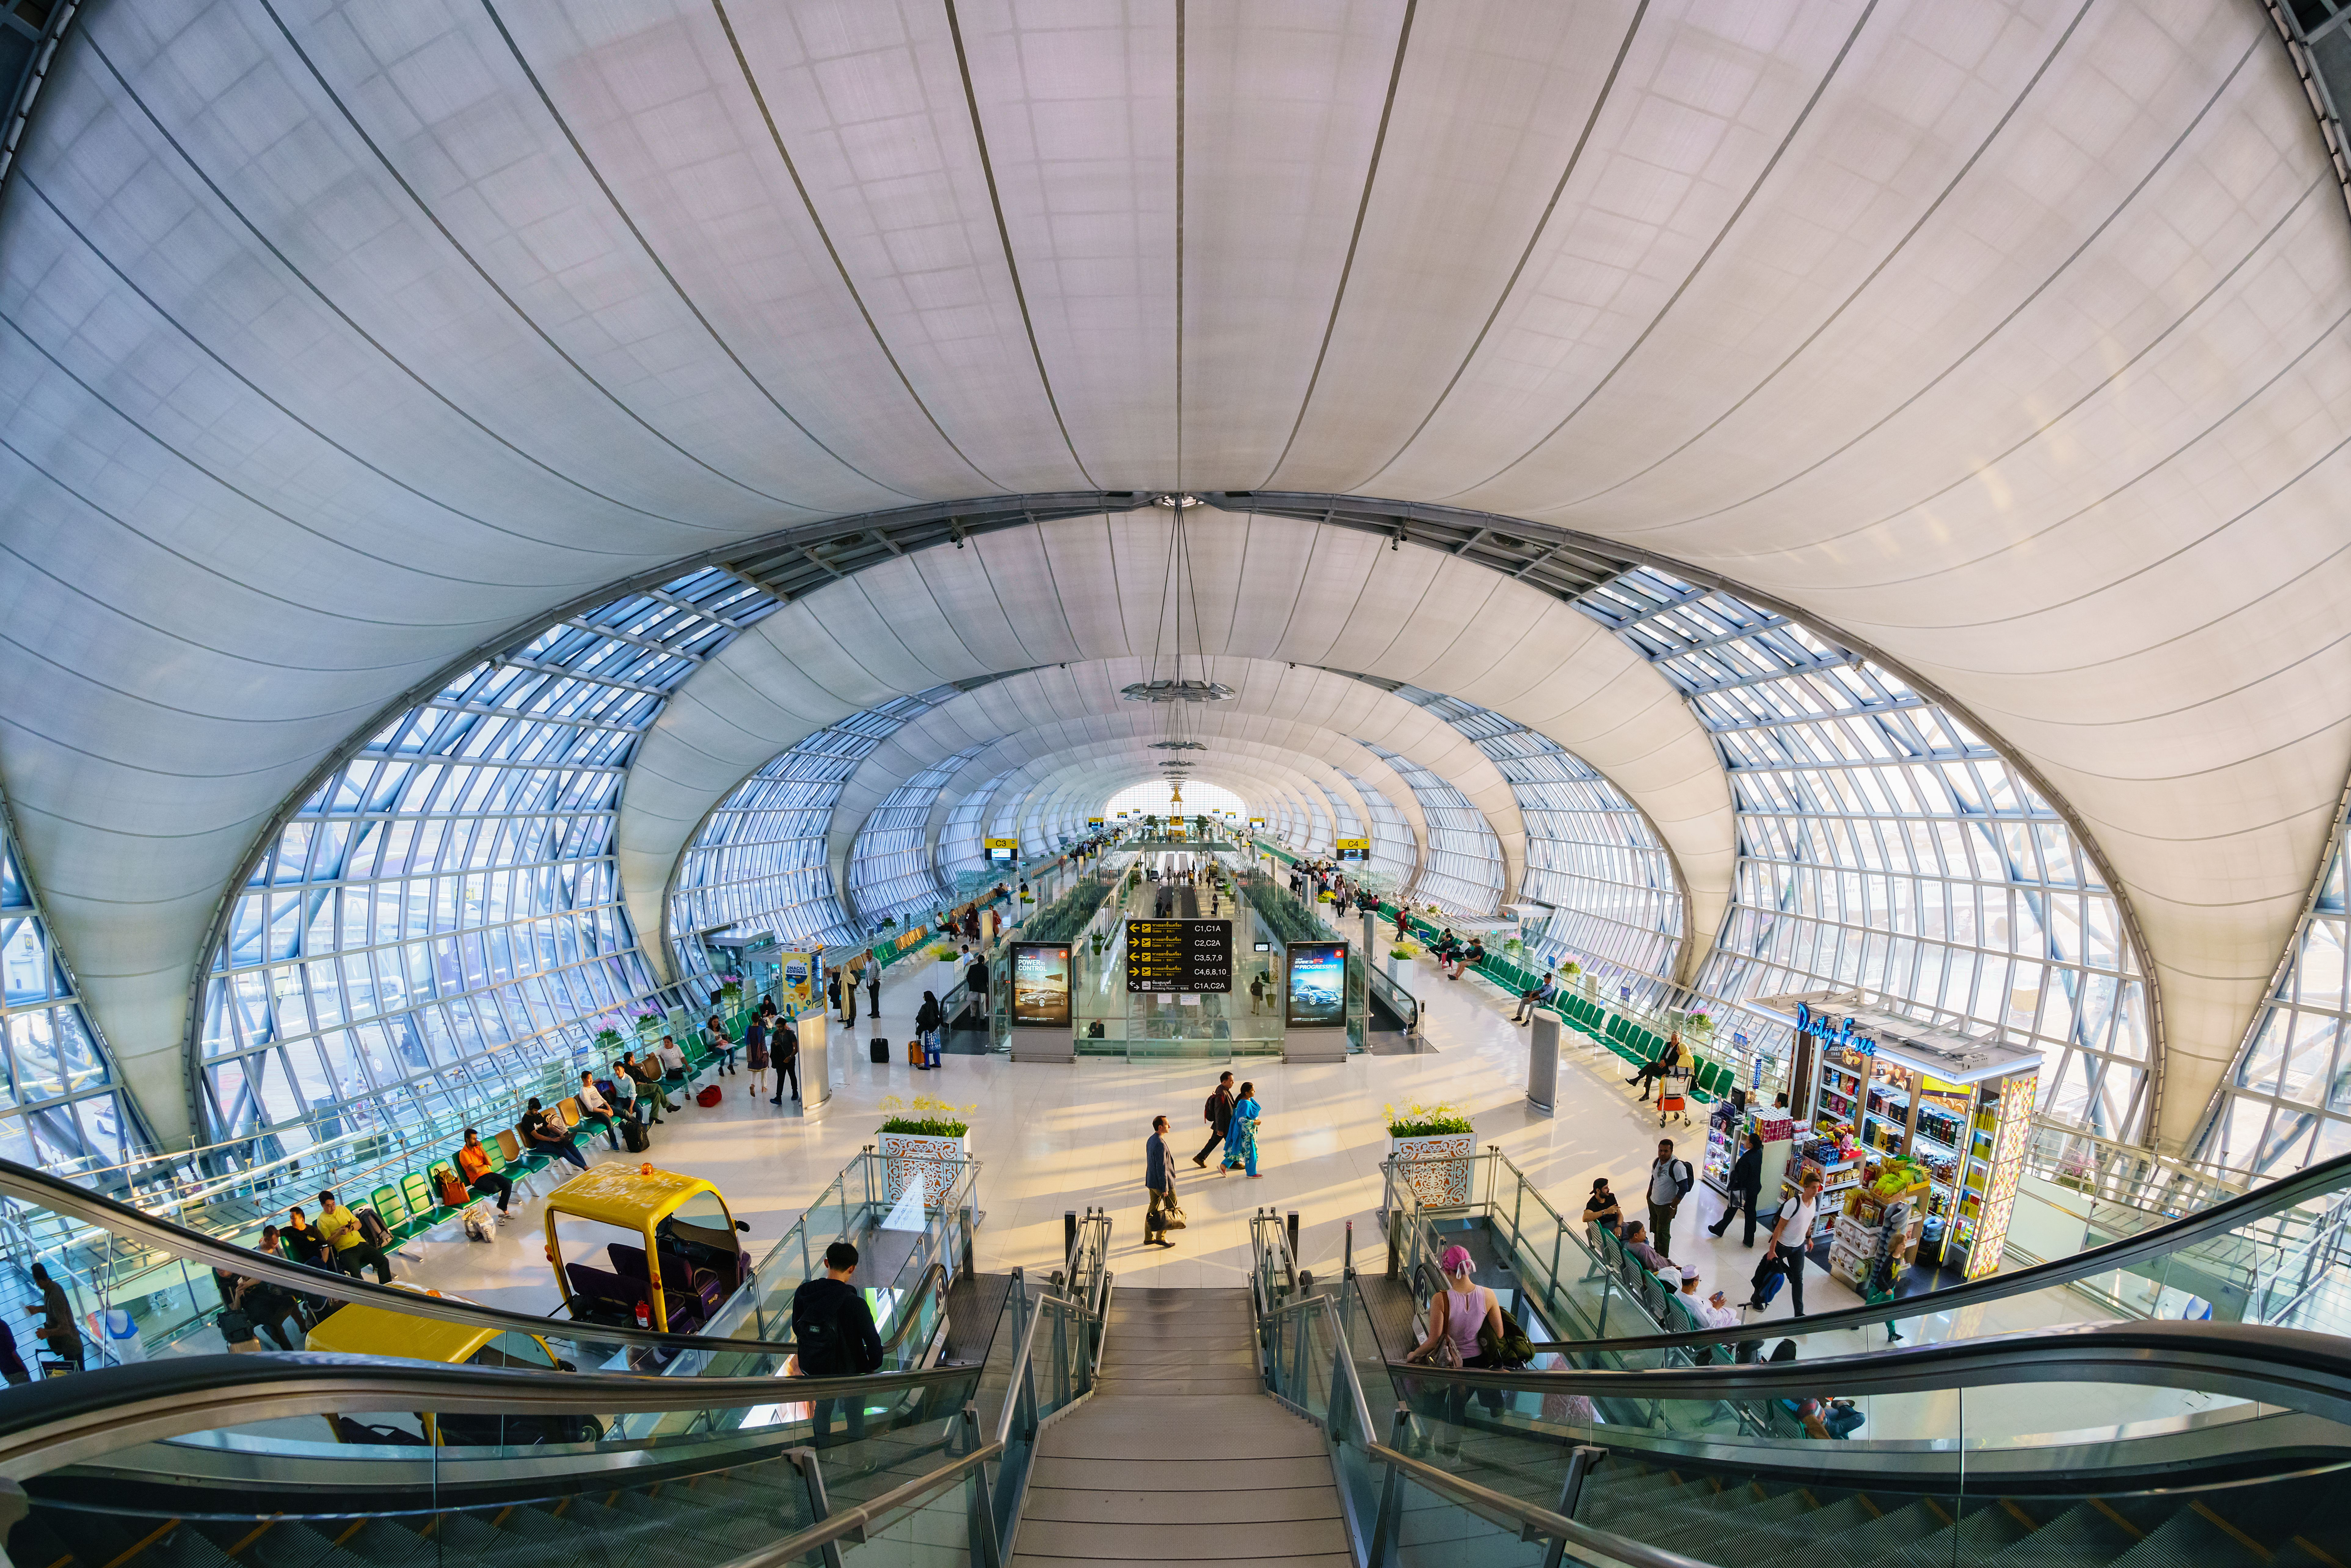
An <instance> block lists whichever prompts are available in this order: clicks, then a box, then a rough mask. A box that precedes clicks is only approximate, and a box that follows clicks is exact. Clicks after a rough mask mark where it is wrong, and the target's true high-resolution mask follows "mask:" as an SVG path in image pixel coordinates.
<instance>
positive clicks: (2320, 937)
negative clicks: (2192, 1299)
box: [2199, 817, 2351, 1179]
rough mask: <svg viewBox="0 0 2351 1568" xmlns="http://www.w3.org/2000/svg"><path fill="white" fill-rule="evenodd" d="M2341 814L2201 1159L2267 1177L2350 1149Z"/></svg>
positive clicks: (2350, 909)
mask: <svg viewBox="0 0 2351 1568" xmlns="http://www.w3.org/2000/svg"><path fill="white" fill-rule="evenodd" d="M2346 837H2351V825H2347V824H2346V818H2343V817H2338V818H2336V819H2335V835H2334V841H2333V842H2332V843H2331V844H2330V845H2329V846H2328V847H2327V855H2326V874H2325V876H2324V877H2323V878H2321V879H2320V882H2319V884H2318V895H2317V897H2316V899H2315V900H2314V901H2313V903H2312V904H2311V906H2310V909H2309V911H2308V912H2307V913H2306V914H2304V915H2303V917H2302V922H2301V925H2299V926H2298V927H2297V928H2296V929H2295V931H2294V943H2293V946H2291V947H2290V948H2289V949H2288V954H2289V956H2288V957H2287V959H2286V963H2285V967H2284V969H2283V972H2282V973H2281V974H2280V975H2279V977H2278V982H2277V985H2276V987H2275V988H2274V989H2273V991H2272V992H2271V994H2270V998H2269V1003H2268V1005H2267V1006H2266V1007H2264V1008H2263V1009H2262V1015H2261V1018H2260V1019H2258V1020H2257V1021H2256V1022H2255V1024H2254V1026H2253V1029H2252V1033H2251V1036H2250V1039H2249V1043H2248V1045H2247V1048H2246V1050H2245V1051H2244V1052H2243V1053H2242V1055H2241V1057H2240V1059H2239V1061H2238V1062H2237V1070H2236V1071H2234V1072H2233V1073H2231V1075H2230V1082H2229V1086H2228V1087H2227V1088H2226V1089H2224V1090H2223V1091H2222V1092H2221V1099H2220V1113H2219V1115H2218V1116H2217V1117H2216V1118H2215V1119H2214V1122H2213V1124H2212V1128H2211V1130H2210V1133H2208V1134H2206V1136H2205V1138H2204V1143H2203V1147H2202V1149H2201V1150H2200V1151H2199V1154H2200V1155H2201V1156H2202V1157H2203V1158H2205V1159H2207V1160H2209V1161H2210V1162H2211V1163H2212V1164H2214V1165H2216V1166H2221V1167H2223V1168H2230V1169H2237V1170H2250V1171H2252V1173H2253V1174H2254V1175H2256V1176H2260V1177H2262V1178H2263V1179H2269V1178H2271V1177H2273V1176H2283V1175H2284V1174H2286V1173H2287V1172H2289V1171H2293V1170H2296V1169H2299V1168H2300V1167H2302V1166H2305V1165H2311V1164H2314V1163H2315V1162H2317V1161H2319V1160H2324V1159H2331V1158H2333V1157H2334V1156H2335V1155H2339V1154H2342V1153H2344V1152H2345V1151H2346V1149H2351V1052H2346V1051H2345V1049H2344V1046H2345V1043H2346V1036H2351V1030H2346V1028H2345V1019H2346V1013H2345V1011H2344V1003H2345V997H2346V980H2351V973H2346V964H2351V956H2347V955H2351V901H2347V900H2346V878H2351V873H2346V862H2345V845H2346Z"/></svg>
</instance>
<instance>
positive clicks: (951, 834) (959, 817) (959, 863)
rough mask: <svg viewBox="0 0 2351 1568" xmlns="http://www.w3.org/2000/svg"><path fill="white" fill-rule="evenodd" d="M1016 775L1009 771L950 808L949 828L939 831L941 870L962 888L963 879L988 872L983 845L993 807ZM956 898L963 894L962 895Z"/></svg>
mask: <svg viewBox="0 0 2351 1568" xmlns="http://www.w3.org/2000/svg"><path fill="white" fill-rule="evenodd" d="M1013 772H1014V769H1012V768H1006V769H1005V770H1004V771H1003V772H1001V773H998V775H996V777H994V778H993V779H988V780H987V781H986V782H985V783H983V784H981V785H980V786H979V788H977V789H974V790H973V791H972V792H971V793H970V794H968V795H966V796H965V797H964V798H963V799H962V800H957V801H956V803H955V804H954V805H953V806H950V807H949V808H947V821H946V827H944V828H942V829H940V830H939V868H940V869H941V870H942V871H944V872H946V873H947V874H948V875H949V876H951V877H954V878H956V886H957V887H958V888H960V887H961V886H962V885H963V883H962V880H961V879H962V878H964V877H967V876H970V877H977V876H981V875H984V874H986V873H987V850H986V849H985V848H983V847H982V846H981V844H980V840H982V839H984V838H986V837H987V828H986V824H987V811H988V807H989V804H990V803H991V802H992V801H994V800H995V799H996V795H997V792H998V790H1000V789H1003V788H1004V782H1005V780H1006V779H1009V778H1011V777H1012V775H1013ZM962 896H963V894H961V893H960V892H958V893H957V894H956V897H958V898H960V897H962Z"/></svg>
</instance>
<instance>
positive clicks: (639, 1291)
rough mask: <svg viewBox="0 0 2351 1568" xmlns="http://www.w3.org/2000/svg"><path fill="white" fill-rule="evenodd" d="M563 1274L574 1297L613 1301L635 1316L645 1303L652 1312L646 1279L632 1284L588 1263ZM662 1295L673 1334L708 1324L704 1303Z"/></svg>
mask: <svg viewBox="0 0 2351 1568" xmlns="http://www.w3.org/2000/svg"><path fill="white" fill-rule="evenodd" d="M638 1256H640V1257H643V1253H639V1254H638ZM563 1272H564V1275H565V1277H566V1278H567V1279H569V1281H571V1293H572V1294H573V1295H574V1296H579V1297H582V1298H584V1299H586V1300H588V1301H611V1302H614V1303H616V1304H617V1305H619V1306H620V1307H621V1308H622V1310H623V1311H624V1312H634V1311H635V1309H636V1306H637V1303H638V1302H640V1301H642V1302H643V1303H644V1307H645V1311H646V1312H647V1313H648V1314H650V1313H651V1312H653V1290H652V1288H651V1286H649V1285H648V1284H647V1283H646V1281H644V1279H643V1277H639V1278H637V1279H634V1280H631V1279H627V1278H624V1277H622V1275H619V1274H615V1273H612V1272H611V1271H610V1270H603V1269H590V1267H588V1265H586V1264H585V1263H567V1264H565V1265H564V1266H563ZM662 1294H663V1296H664V1297H665V1298H666V1300H667V1304H668V1307H669V1332H670V1333H694V1332H695V1330H697V1329H699V1328H701V1327H702V1325H703V1323H704V1322H705V1321H706V1319H705V1315H704V1312H703V1311H702V1303H701V1302H700V1301H697V1300H696V1299H695V1298H694V1297H692V1296H689V1295H685V1294H684V1293H683V1292H680V1291H663V1292H662Z"/></svg>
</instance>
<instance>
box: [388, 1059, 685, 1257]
mask: <svg viewBox="0 0 2351 1568" xmlns="http://www.w3.org/2000/svg"><path fill="white" fill-rule="evenodd" d="M678 1044H679V1047H680V1049H681V1050H683V1051H684V1053H685V1063H686V1065H685V1081H686V1082H687V1083H689V1084H690V1083H692V1082H694V1080H695V1078H696V1077H698V1076H699V1075H700V1074H701V1071H702V1070H703V1069H704V1068H705V1067H706V1066H708V1065H709V1064H710V1063H711V1062H712V1061H716V1058H717V1053H716V1051H711V1050H709V1049H707V1048H706V1047H705V1046H704V1044H703V1043H702V1041H701V1040H700V1038H699V1036H698V1034H697V1035H696V1036H695V1038H693V1039H691V1040H679V1041H678ZM604 1093H605V1097H606V1099H608V1100H609V1099H611V1093H610V1092H609V1090H607V1091H604ZM555 1109H556V1112H557V1113H558V1114H559V1115H560V1116H561V1117H562V1118H563V1124H564V1125H565V1126H567V1127H570V1128H574V1129H577V1128H578V1127H579V1125H580V1102H579V1100H578V1099H577V1098H576V1097H568V1098H566V1099H563V1100H560V1101H558V1102H557V1103H556V1106H555ZM482 1147H483V1148H484V1149H486V1151H488V1153H489V1156H490V1169H491V1170H493V1171H495V1172H496V1173H497V1174H499V1175H501V1176H507V1177H509V1178H511V1179H512V1180H514V1181H516V1182H518V1183H528V1181H529V1180H530V1178H531V1177H532V1176H537V1175H538V1173H539V1172H541V1171H543V1170H545V1169H546V1168H547V1167H548V1166H550V1165H552V1164H553V1163H554V1162H555V1161H556V1159H557V1158H558V1157H559V1156H557V1155H551V1154H546V1153H542V1152H540V1151H538V1150H537V1149H534V1148H532V1147H531V1146H530V1145H529V1143H528V1140H527V1139H526V1138H525V1137H524V1136H523V1132H522V1127H521V1125H520V1124H516V1125H514V1126H511V1127H501V1128H499V1129H498V1130H497V1131H496V1132H495V1133H486V1134H484V1135H483V1138H482ZM444 1175H446V1176H449V1177H450V1178H451V1179H452V1180H454V1181H455V1182H456V1184H457V1185H458V1186H460V1187H461V1188H462V1187H465V1186H466V1185H467V1184H466V1182H465V1177H464V1176H462V1175H461V1174H460V1173H459V1172H458V1169H457V1160H456V1155H454V1154H453V1155H450V1156H449V1157H448V1158H446V1159H440V1160H434V1162H433V1163H432V1164H431V1165H429V1166H426V1167H425V1168H424V1169H423V1170H422V1171H410V1172H408V1173H407V1174H405V1175H403V1176H401V1177H400V1178H399V1179H398V1181H397V1182H389V1183H386V1184H384V1185H382V1186H378V1187H377V1188H376V1189H375V1190H374V1191H373V1192H371V1193H370V1194H369V1195H368V1205H369V1207H372V1208H374V1210H375V1212H376V1218H379V1219H381V1220H382V1221H383V1224H384V1228H385V1229H387V1230H389V1231H390V1232H391V1233H392V1246H394V1247H397V1246H399V1245H400V1244H401V1243H402V1242H403V1241H407V1240H410V1239H413V1238H415V1237H418V1236H422V1235H423V1234H425V1233H426V1232H428V1231H431V1230H434V1229H436V1228H439V1227H441V1226H444V1225H446V1224H448V1223H449V1222H450V1221H451V1220H453V1219H455V1218H456V1217H457V1216H458V1214H459V1213H460V1212H461V1211H462V1210H463V1209H464V1207H465V1204H469V1203H471V1202H473V1200H474V1197H473V1194H472V1193H471V1192H470V1191H468V1192H466V1194H465V1202H464V1203H458V1204H451V1203H446V1202H444V1201H443V1200H442V1197H441V1178H442V1177H443V1176H444Z"/></svg>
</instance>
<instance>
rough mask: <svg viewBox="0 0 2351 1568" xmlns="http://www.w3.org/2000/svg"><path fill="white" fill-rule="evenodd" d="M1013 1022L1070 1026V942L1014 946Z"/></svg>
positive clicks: (1042, 1026)
mask: <svg viewBox="0 0 2351 1568" xmlns="http://www.w3.org/2000/svg"><path fill="white" fill-rule="evenodd" d="M1012 1021H1013V1023H1014V1024H1015V1025H1016V1026H1018V1027H1019V1028H1022V1029H1067V1028H1069V1027H1070V945H1069V944H1068V943H1066V942H1015V943H1014V944H1013V945H1012Z"/></svg>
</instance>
